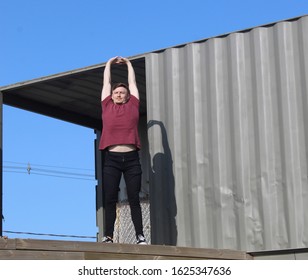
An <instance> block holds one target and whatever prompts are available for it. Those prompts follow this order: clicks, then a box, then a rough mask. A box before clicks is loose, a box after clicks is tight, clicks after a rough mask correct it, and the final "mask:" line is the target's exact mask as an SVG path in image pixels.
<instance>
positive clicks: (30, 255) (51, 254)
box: [0, 250, 84, 260]
mask: <svg viewBox="0 0 308 280" xmlns="http://www.w3.org/2000/svg"><path fill="white" fill-rule="evenodd" d="M0 260H84V253H83V252H57V251H28V250H0Z"/></svg>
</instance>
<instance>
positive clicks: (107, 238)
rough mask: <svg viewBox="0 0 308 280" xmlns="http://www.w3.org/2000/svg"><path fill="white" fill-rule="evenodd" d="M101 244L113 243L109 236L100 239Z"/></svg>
mask: <svg viewBox="0 0 308 280" xmlns="http://www.w3.org/2000/svg"><path fill="white" fill-rule="evenodd" d="M102 242H103V243H113V240H112V238H111V237H109V236H104V237H103V239H102Z"/></svg>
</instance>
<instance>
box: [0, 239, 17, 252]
mask: <svg viewBox="0 0 308 280" xmlns="http://www.w3.org/2000/svg"><path fill="white" fill-rule="evenodd" d="M9 249H13V250H14V249H16V240H15V239H7V238H0V250H9Z"/></svg>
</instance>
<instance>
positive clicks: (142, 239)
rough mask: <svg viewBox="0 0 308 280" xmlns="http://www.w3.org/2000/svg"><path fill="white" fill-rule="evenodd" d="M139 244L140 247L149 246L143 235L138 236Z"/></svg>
mask: <svg viewBox="0 0 308 280" xmlns="http://www.w3.org/2000/svg"><path fill="white" fill-rule="evenodd" d="M137 244H139V245H147V242H146V240H145V238H144V236H143V235H142V234H139V235H138V236H137Z"/></svg>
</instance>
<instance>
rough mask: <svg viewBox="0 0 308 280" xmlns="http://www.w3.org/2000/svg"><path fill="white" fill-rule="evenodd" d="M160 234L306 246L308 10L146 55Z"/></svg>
mask: <svg viewBox="0 0 308 280" xmlns="http://www.w3.org/2000/svg"><path fill="white" fill-rule="evenodd" d="M146 80H147V120H148V139H149V151H150V157H151V169H150V170H151V172H150V174H149V183H150V200H151V223H152V225H151V226H152V242H153V243H154V244H155V243H159V244H173V245H178V246H192V247H204V248H224V249H239V250H246V251H260V250H271V249H285V248H301V247H307V246H308V183H307V179H308V177H307V171H308V170H307V165H308V164H307V162H308V152H307V149H308V127H307V124H308V17H301V18H298V19H295V20H293V21H283V22H278V23H276V24H272V25H269V26H264V27H258V28H254V29H250V30H246V31H243V32H236V33H231V34H229V35H225V36H221V37H217V38H211V39H208V40H204V41H200V42H196V43H191V44H186V45H183V46H179V47H176V48H169V49H166V50H163V51H160V52H156V53H149V54H147V55H146Z"/></svg>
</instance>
